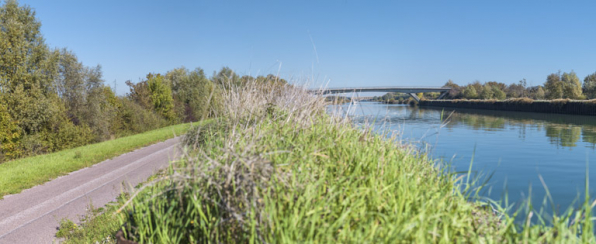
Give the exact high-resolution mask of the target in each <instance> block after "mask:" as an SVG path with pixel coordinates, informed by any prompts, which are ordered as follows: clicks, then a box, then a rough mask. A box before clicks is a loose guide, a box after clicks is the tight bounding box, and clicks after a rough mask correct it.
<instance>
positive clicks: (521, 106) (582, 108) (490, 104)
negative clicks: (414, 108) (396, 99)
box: [418, 98, 596, 116]
mask: <svg viewBox="0 0 596 244" xmlns="http://www.w3.org/2000/svg"><path fill="white" fill-rule="evenodd" d="M418 106H427V107H445V108H469V109H488V110H503V111H519V112H535V113H557V114H575V115H591V116H595V115H596V100H587V101H586V100H569V99H556V100H532V99H529V98H519V99H508V100H465V99H463V100H460V99H458V100H421V101H420V102H419V103H418Z"/></svg>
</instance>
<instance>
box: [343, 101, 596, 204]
mask: <svg viewBox="0 0 596 244" xmlns="http://www.w3.org/2000/svg"><path fill="white" fill-rule="evenodd" d="M349 106H350V105H347V104H345V105H342V106H341V107H342V108H343V109H344V111H346V110H349V112H348V114H349V115H350V116H352V117H353V118H354V121H355V122H356V123H357V124H358V123H364V122H365V121H369V122H370V121H375V123H374V124H375V129H376V130H377V131H378V132H387V131H397V132H399V133H400V136H401V139H402V140H403V141H405V142H409V143H414V144H416V145H417V146H418V147H419V148H422V149H424V148H426V149H427V151H428V152H429V153H430V154H431V155H432V156H433V158H435V159H443V160H445V161H449V162H450V163H451V164H452V167H453V168H454V170H456V171H467V170H468V167H469V166H470V162H471V161H472V156H474V160H473V170H474V171H476V172H482V173H483V174H484V175H489V174H493V176H492V178H491V180H490V182H489V184H488V186H487V187H486V188H485V189H486V191H485V192H484V193H483V194H484V195H486V196H489V197H490V198H492V199H495V200H500V199H503V196H504V193H507V194H508V197H509V200H510V202H512V203H519V202H521V200H522V199H527V197H528V195H529V192H530V188H531V191H532V197H533V199H534V201H535V205H541V204H542V200H543V198H544V196H545V193H546V191H545V189H544V187H543V184H542V183H541V181H540V178H539V177H540V176H541V177H542V178H543V179H544V181H545V183H546V185H547V187H548V190H549V191H550V194H551V195H552V197H553V200H554V203H555V206H556V208H557V209H559V211H561V210H565V209H566V208H567V207H569V206H573V205H574V200H576V199H578V198H579V197H583V196H582V193H583V192H584V190H585V187H584V185H585V180H586V177H585V175H586V169H587V168H588V167H589V169H592V170H590V171H589V172H590V173H589V178H590V179H592V181H591V182H590V184H589V186H590V189H596V117H594V116H577V115H559V114H541V113H524V112H509V111H490V110H471V109H453V108H445V109H442V108H426V107H425V108H418V107H410V106H407V105H399V104H395V105H389V104H380V103H373V102H362V103H359V104H358V105H357V106H354V105H351V106H352V107H349ZM452 112H453V113H452ZM590 192H591V195H592V196H595V193H596V191H593V190H590ZM575 206H577V204H575Z"/></svg>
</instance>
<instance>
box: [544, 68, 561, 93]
mask: <svg viewBox="0 0 596 244" xmlns="http://www.w3.org/2000/svg"><path fill="white" fill-rule="evenodd" d="M544 89H545V90H546V98H548V99H559V98H563V95H564V84H563V81H561V75H560V73H552V74H550V75H548V76H547V77H546V82H545V83H544Z"/></svg>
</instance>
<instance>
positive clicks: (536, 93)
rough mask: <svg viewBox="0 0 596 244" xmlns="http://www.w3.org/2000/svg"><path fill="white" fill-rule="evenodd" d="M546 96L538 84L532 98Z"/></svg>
mask: <svg viewBox="0 0 596 244" xmlns="http://www.w3.org/2000/svg"><path fill="white" fill-rule="evenodd" d="M545 97H546V93H545V92H544V89H542V86H539V87H538V88H537V89H536V92H535V93H534V98H535V99H539V100H540V99H544V98H545Z"/></svg>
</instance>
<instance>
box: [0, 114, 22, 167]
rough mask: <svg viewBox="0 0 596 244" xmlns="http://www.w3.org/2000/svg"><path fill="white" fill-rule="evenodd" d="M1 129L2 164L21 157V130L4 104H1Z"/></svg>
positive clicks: (0, 161) (0, 159)
mask: <svg viewBox="0 0 596 244" xmlns="http://www.w3.org/2000/svg"><path fill="white" fill-rule="evenodd" d="M0 128H1V129H0V163H2V162H4V161H6V160H9V159H13V158H17V157H19V156H20V155H21V152H20V149H19V145H18V143H19V139H20V136H21V135H20V130H19V128H18V127H17V123H16V122H15V121H14V120H13V119H12V118H11V117H10V114H9V113H8V110H7V109H6V106H4V105H3V104H0Z"/></svg>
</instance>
